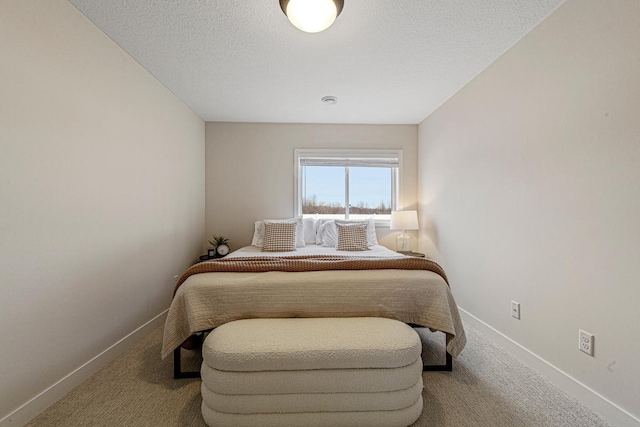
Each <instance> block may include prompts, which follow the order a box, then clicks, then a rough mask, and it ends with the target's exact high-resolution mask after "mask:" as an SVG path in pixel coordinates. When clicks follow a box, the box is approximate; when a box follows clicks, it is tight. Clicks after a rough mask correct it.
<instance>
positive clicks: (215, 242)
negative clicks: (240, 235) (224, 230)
mask: <svg viewBox="0 0 640 427" xmlns="http://www.w3.org/2000/svg"><path fill="white" fill-rule="evenodd" d="M209 243H210V244H211V246H213V247H214V248H217V247H218V246H219V245H226V244H228V243H229V239H227V238H226V237H224V236H222V235H220V236H217V235H215V234H214V235H213V239H212V240H209Z"/></svg>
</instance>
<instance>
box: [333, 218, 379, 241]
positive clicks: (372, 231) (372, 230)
mask: <svg viewBox="0 0 640 427" xmlns="http://www.w3.org/2000/svg"><path fill="white" fill-rule="evenodd" d="M336 224H342V225H346V224H367V242H368V244H369V247H371V246H375V245H377V244H378V237H377V235H376V223H375V221H374V220H373V218H371V219H363V220H344V219H336Z"/></svg>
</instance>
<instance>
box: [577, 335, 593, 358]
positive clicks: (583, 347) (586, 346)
mask: <svg viewBox="0 0 640 427" xmlns="http://www.w3.org/2000/svg"><path fill="white" fill-rule="evenodd" d="M578 337H579V341H578V348H579V349H580V351H582V352H584V353H587V354H588V355H589V356H593V334H590V333H589V332H586V331H583V330H582V329H579V330H578Z"/></svg>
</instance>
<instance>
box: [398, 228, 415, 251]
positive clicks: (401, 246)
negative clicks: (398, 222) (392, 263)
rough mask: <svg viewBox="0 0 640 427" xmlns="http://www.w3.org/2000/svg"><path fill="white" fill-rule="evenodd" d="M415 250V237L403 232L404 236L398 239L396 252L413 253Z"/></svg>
mask: <svg viewBox="0 0 640 427" xmlns="http://www.w3.org/2000/svg"><path fill="white" fill-rule="evenodd" d="M412 248H413V237H412V236H411V235H410V234H407V232H406V231H405V230H402V234H400V235H399V236H398V237H396V250H397V251H398V252H411V251H412Z"/></svg>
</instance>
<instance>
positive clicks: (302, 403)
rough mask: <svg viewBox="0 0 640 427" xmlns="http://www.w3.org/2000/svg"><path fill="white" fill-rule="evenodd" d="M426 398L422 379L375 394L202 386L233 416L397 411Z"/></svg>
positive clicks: (206, 399) (206, 396)
mask: <svg viewBox="0 0 640 427" xmlns="http://www.w3.org/2000/svg"><path fill="white" fill-rule="evenodd" d="M421 395H422V378H420V379H419V380H418V382H417V383H415V384H414V385H413V386H411V387H409V388H407V389H404V390H396V391H383V392H374V393H290V394H247V395H244V394H236V395H232V394H219V393H215V392H213V391H211V390H209V388H208V387H207V385H206V384H205V383H202V402H203V404H206V406H208V407H209V408H211V409H213V410H214V411H218V412H225V413H229V414H273V413H290V412H346V411H357V412H361V411H394V410H398V409H404V408H408V407H410V406H412V405H413V404H414V403H416V402H417V401H418V399H419V398H420V396H421Z"/></svg>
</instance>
